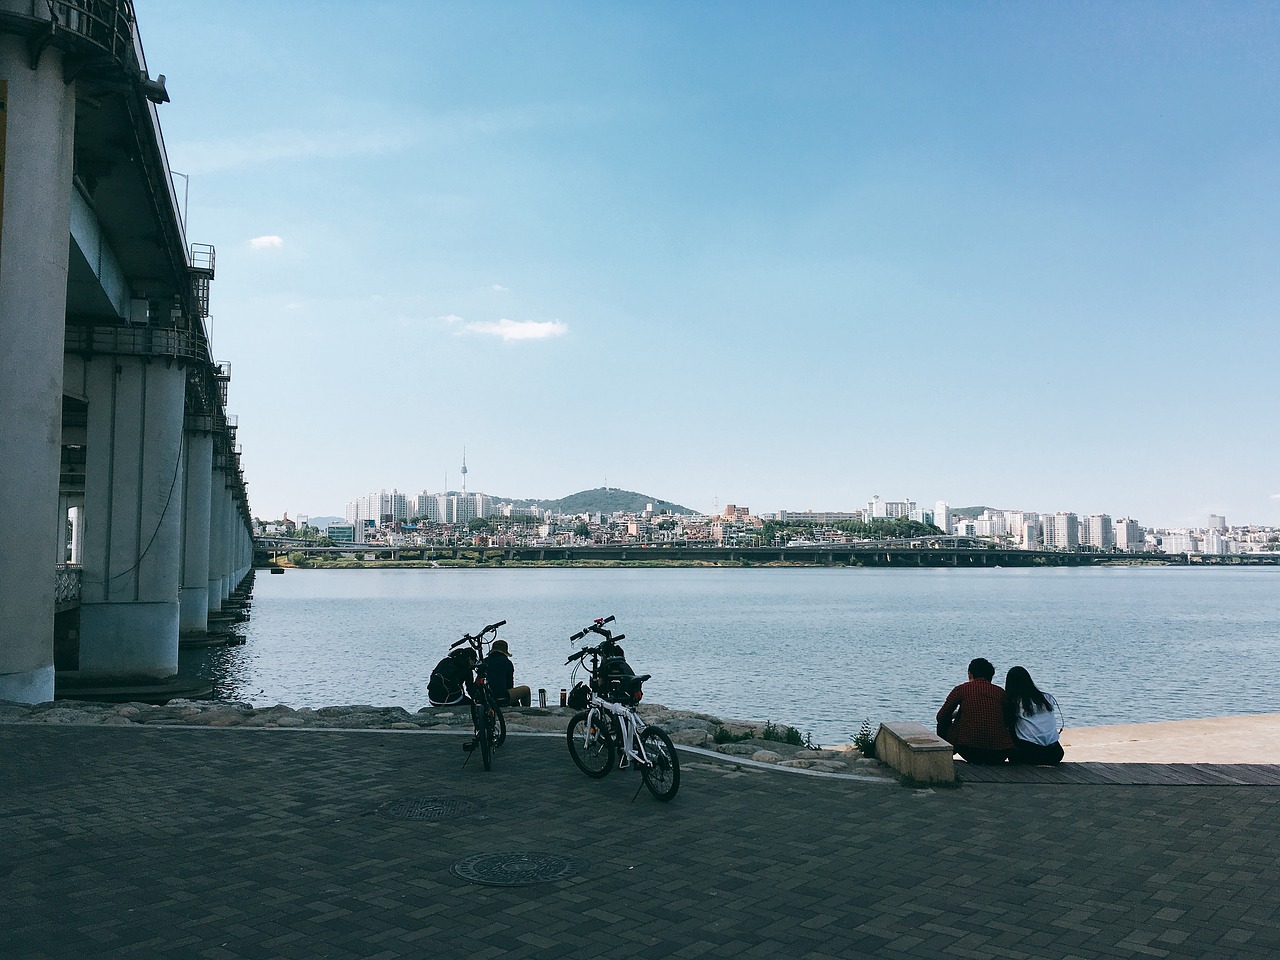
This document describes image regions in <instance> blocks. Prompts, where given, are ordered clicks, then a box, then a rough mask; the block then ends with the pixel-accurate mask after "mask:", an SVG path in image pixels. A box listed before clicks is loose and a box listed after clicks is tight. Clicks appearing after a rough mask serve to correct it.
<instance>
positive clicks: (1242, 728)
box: [0, 700, 1280, 774]
mask: <svg viewBox="0 0 1280 960" xmlns="http://www.w3.org/2000/svg"><path fill="white" fill-rule="evenodd" d="M640 709H641V713H642V714H643V715H644V717H645V719H646V720H647V721H648V722H650V723H655V724H657V725H659V726H661V727H662V728H663V729H665V730H666V731H667V733H668V734H670V736H671V739H672V740H673V741H675V742H676V743H678V744H683V745H686V746H695V747H701V748H703V749H707V750H714V751H715V752H717V753H721V754H723V755H725V756H729V757H738V758H741V759H745V760H752V761H755V762H757V763H767V764H774V765H777V766H779V767H783V768H798V769H805V770H813V771H815V772H819V773H858V774H867V773H873V772H875V771H876V770H877V769H880V770H883V768H882V767H880V765H879V764H878V763H877V762H876V761H875V760H869V759H867V758H865V757H863V756H862V755H861V753H860V752H859V751H858V750H857V748H856V747H854V746H853V744H836V745H826V746H825V748H824V749H817V750H815V749H810V748H808V747H806V746H804V745H803V744H797V743H794V742H792V743H788V742H786V737H785V735H786V733H787V732H791V733H792V734H793V736H792V739H794V738H795V737H794V730H792V729H791V728H788V727H785V726H781V727H772V725H771V726H770V730H769V731H766V730H765V728H764V727H762V726H760V725H758V724H749V723H743V722H739V721H733V720H726V719H723V718H720V717H717V716H714V715H712V714H706V713H694V712H691V711H685V710H670V709H668V708H667V707H664V706H662V705H661V704H645V705H644V706H642V707H641V708H640ZM573 713H574V711H573V710H571V709H569V708H567V707H546V708H539V707H527V708H518V707H512V708H509V709H508V710H507V711H506V715H507V729H508V730H509V731H510V732H513V733H544V734H545V733H552V734H563V733H564V730H565V726H566V724H567V723H568V719H569V717H571V716H572V715H573ZM0 723H47V724H86V725H108V726H111V725H116V726H120V725H146V726H199V727H277V728H295V729H297V728H310V729H321V730H405V731H412V730H425V731H435V732H442V733H447V732H454V733H463V732H465V731H467V730H469V729H470V725H471V719H470V715H469V713H468V712H467V711H466V710H465V709H462V710H459V709H457V708H450V707H423V708H422V709H420V710H418V711H417V712H416V713H410V712H409V711H407V710H405V709H403V708H402V707H375V706H370V705H364V704H356V705H347V706H332V707H321V708H319V709H311V708H309V707H301V708H299V709H296V710H295V709H293V708H292V707H288V706H286V705H284V704H277V705H275V706H270V707H255V706H254V705H253V704H250V703H243V702H237V703H225V702H218V701H211V700H174V701H171V702H170V703H168V704H166V705H164V706H153V705H150V704H145V703H98V702H93V701H77V700H59V701H56V702H54V703H39V704H20V703H10V702H6V701H0ZM766 732H767V733H768V735H769V738H766ZM717 736H718V737H719V739H722V740H725V741H727V742H721V743H717V742H716V740H717ZM773 737H781V738H782V739H773ZM1062 744H1063V746H1064V748H1065V749H1066V753H1067V759H1068V760H1070V761H1074V762H1077V763H1084V762H1100V763H1261V764H1280V713H1264V714H1252V715H1248V716H1239V717H1207V718H1204V719H1199V720H1169V721H1160V722H1154V723H1131V724H1118V725H1113V726H1099V727H1077V728H1073V729H1068V730H1064V731H1063V732H1062Z"/></svg>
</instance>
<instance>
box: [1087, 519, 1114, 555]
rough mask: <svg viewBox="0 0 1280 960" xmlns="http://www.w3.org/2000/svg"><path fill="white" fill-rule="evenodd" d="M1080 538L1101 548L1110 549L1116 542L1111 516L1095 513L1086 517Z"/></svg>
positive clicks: (1090, 544) (1092, 545)
mask: <svg viewBox="0 0 1280 960" xmlns="http://www.w3.org/2000/svg"><path fill="white" fill-rule="evenodd" d="M1080 539H1081V540H1082V541H1083V542H1084V543H1087V544H1088V545H1089V546H1091V547H1097V548H1098V549H1099V550H1110V549H1111V548H1112V547H1114V546H1115V543H1116V541H1115V535H1114V534H1113V533H1112V530H1111V518H1110V517H1109V516H1107V515H1106V514H1105V513H1094V514H1091V515H1089V516H1088V517H1086V518H1085V521H1084V530H1083V531H1082V533H1081V537H1080Z"/></svg>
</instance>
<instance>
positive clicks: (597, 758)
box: [566, 710, 613, 779]
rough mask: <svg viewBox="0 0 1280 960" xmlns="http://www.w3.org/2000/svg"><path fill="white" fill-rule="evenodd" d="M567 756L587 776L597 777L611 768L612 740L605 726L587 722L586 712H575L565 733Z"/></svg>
mask: <svg viewBox="0 0 1280 960" xmlns="http://www.w3.org/2000/svg"><path fill="white" fill-rule="evenodd" d="M566 735H567V737H568V739H569V756H571V757H573V762H574V763H576V764H577V765H578V769H579V770H581V771H582V772H583V773H585V774H586V775H587V776H588V777H591V778H593V779H598V778H600V777H603V776H604V775H605V774H606V773H608V772H609V771H610V770H612V769H613V740H612V739H610V737H609V735H608V733H607V732H606V730H605V727H604V726H603V725H602V724H600V723H598V722H597V723H596V724H594V725H592V724H590V723H588V722H587V712H586V711H585V710H584V711H582V713H575V714H574V715H573V719H572V720H570V721H569V730H568V733H567V734H566Z"/></svg>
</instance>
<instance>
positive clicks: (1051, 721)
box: [1013, 693, 1058, 747]
mask: <svg viewBox="0 0 1280 960" xmlns="http://www.w3.org/2000/svg"><path fill="white" fill-rule="evenodd" d="M1044 696H1045V699H1046V700H1048V701H1049V704H1050V709H1048V710H1037V711H1036V712H1035V713H1032V714H1027V713H1024V712H1023V709H1022V704H1018V712H1017V714H1016V715H1015V716H1014V718H1013V735H1014V736H1015V737H1017V738H1018V739H1019V740H1025V741H1026V742H1027V743H1038V744H1040V745H1041V746H1044V747H1047V746H1049V744H1051V743H1057V742H1058V716H1057V714H1056V713H1055V712H1054V710H1053V708H1054V707H1056V706H1057V705H1058V704H1057V701H1055V700H1054V699H1053V697H1052V696H1050V695H1049V694H1047V693H1046V694H1045V695H1044Z"/></svg>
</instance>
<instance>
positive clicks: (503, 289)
mask: <svg viewBox="0 0 1280 960" xmlns="http://www.w3.org/2000/svg"><path fill="white" fill-rule="evenodd" d="M493 289H494V290H496V291H497V292H498V293H506V292H507V288H506V287H504V286H503V285H502V284H500V283H495V284H494V285H493Z"/></svg>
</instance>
